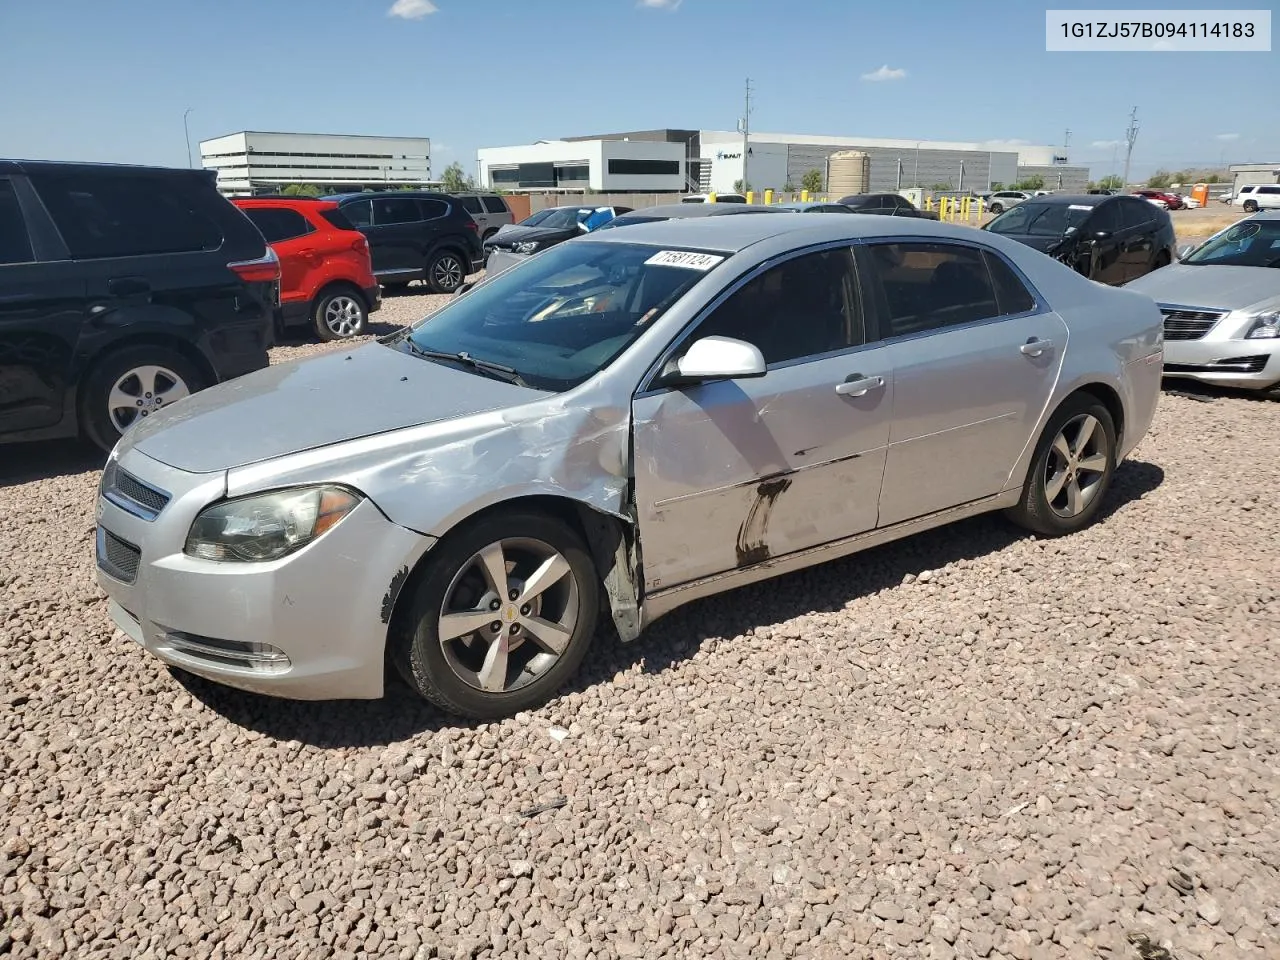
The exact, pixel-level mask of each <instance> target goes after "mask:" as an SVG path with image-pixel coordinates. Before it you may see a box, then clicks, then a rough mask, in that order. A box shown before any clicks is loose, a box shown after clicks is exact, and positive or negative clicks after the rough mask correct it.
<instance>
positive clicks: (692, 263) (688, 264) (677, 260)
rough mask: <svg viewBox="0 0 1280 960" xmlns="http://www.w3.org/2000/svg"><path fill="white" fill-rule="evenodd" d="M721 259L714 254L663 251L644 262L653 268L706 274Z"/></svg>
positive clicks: (721, 258)
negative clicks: (679, 268)
mask: <svg viewBox="0 0 1280 960" xmlns="http://www.w3.org/2000/svg"><path fill="white" fill-rule="evenodd" d="M723 259H724V257H718V256H716V255H715V254H714V253H686V252H685V251H682V250H663V251H662V252H661V253H655V254H654V255H653V256H652V257H650V258H649V259H648V260H646V261H645V264H646V265H647V266H655V267H684V268H686V269H688V270H701V271H703V272H706V271H707V270H710V269H711V268H712V267H714V266H715V265H716V264H717V263H719V262H720V261H721V260H723Z"/></svg>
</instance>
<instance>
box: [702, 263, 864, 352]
mask: <svg viewBox="0 0 1280 960" xmlns="http://www.w3.org/2000/svg"><path fill="white" fill-rule="evenodd" d="M856 278H857V275H856V273H855V272H854V264H853V253H852V251H850V250H849V249H848V248H847V247H841V248H840V249H836V250H824V251H821V252H819V253H808V254H804V255H802V256H799V257H793V258H791V259H790V260H786V261H784V262H782V263H780V264H778V265H777V266H775V267H770V268H769V269H767V270H765V271H764V272H763V273H761V274H760V275H759V276H757V277H755V278H753V279H751V280H749V281H748V282H747V283H746V284H745V285H743V286H742V287H740V288H739V289H738V290H737V291H735V292H734V293H733V294H732V295H731V296H730V297H729V298H728V299H727V300H725V301H724V302H723V303H722V304H720V306H718V307H716V309H715V311H714V312H713V313H712V314H711V315H710V316H709V317H707V318H706V319H705V320H703V321H702V323H701V324H699V325H698V329H697V332H696V334H695V336H697V337H711V336H720V337H733V338H735V339H738V340H745V341H747V342H748V343H753V344H755V345H756V346H757V347H759V348H760V352H761V353H762V354H764V359H765V363H768V364H776V363H785V362H786V361H788V360H796V359H799V358H801V357H809V356H815V355H817V354H821V353H829V352H831V351H833V350H843V349H845V348H847V347H856V346H860V345H861V344H863V343H865V342H866V333H865V325H864V322H863V314H862V308H861V305H860V304H859V302H858V289H857V279H856Z"/></svg>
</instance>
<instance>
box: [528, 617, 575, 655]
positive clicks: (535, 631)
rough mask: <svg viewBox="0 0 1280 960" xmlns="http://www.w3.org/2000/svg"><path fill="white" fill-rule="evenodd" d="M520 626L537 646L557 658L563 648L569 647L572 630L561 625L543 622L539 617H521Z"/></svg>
mask: <svg viewBox="0 0 1280 960" xmlns="http://www.w3.org/2000/svg"><path fill="white" fill-rule="evenodd" d="M520 625H521V626H522V627H523V628H524V629H525V630H526V631H527V632H528V634H529V636H530V637H532V638H533V639H534V641H535V642H536V643H537V644H538V646H540V647H542V649H544V650H546V651H547V652H548V653H554V654H556V655H557V656H559V655H560V654H562V653H564V651H565V648H566V647H567V646H569V641H570V640H572V639H573V631H572V630H570V629H568V628H566V627H565V626H564V625H563V624H559V623H552V622H551V621H550V620H543V619H542V618H541V617H521V618H520Z"/></svg>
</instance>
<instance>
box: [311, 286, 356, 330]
mask: <svg viewBox="0 0 1280 960" xmlns="http://www.w3.org/2000/svg"><path fill="white" fill-rule="evenodd" d="M311 323H312V326H313V327H314V328H315V331H316V335H317V336H318V337H319V338H320V339H321V340H323V341H325V342H326V343H327V342H329V341H331V340H348V339H350V338H351V337H361V336H364V334H365V333H367V332H368V329H369V308H368V306H367V305H366V304H365V302H364V297H363V296H361V295H360V292H359V291H358V290H356V289H355V288H354V287H330V288H328V289H327V290H322V291H321V292H320V296H318V297H316V301H315V303H314V304H313V305H312V309H311Z"/></svg>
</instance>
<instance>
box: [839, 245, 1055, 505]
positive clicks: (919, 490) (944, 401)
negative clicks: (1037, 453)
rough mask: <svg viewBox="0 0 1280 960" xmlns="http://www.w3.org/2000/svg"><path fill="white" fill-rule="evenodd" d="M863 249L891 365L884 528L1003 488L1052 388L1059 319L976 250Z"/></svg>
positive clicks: (995, 259) (1000, 263) (1002, 266)
mask: <svg viewBox="0 0 1280 960" xmlns="http://www.w3.org/2000/svg"><path fill="white" fill-rule="evenodd" d="M859 257H860V263H861V265H862V266H863V270H862V273H863V276H864V277H865V278H866V279H867V281H868V282H869V284H870V286H871V291H870V293H869V296H871V297H873V298H874V299H875V301H876V302H877V305H878V307H879V311H878V312H879V317H880V321H881V323H880V328H881V329H880V332H881V335H882V336H883V337H884V338H885V339H886V340H887V341H888V345H887V347H886V349H887V350H888V354H889V356H888V359H889V361H890V365H891V366H892V367H893V425H892V433H891V435H890V439H889V449H888V455H887V457H886V462H885V469H884V484H883V487H882V489H881V494H880V516H879V523H880V526H882V527H883V526H889V525H891V524H895V523H900V522H902V521H904V520H910V519H912V518H914V517H919V516H923V515H925V514H929V513H934V512H936V511H939V510H945V509H947V508H948V507H953V506H958V505H960V504H963V503H968V502H970V501H973V500H980V499H982V498H983V497H988V496H991V495H993V494H996V493H999V492H1000V491H1001V490H1003V489H1005V488H1006V486H1007V485H1008V483H1009V481H1010V474H1011V473H1012V471H1013V468H1014V465H1015V464H1016V463H1017V461H1018V458H1019V457H1020V456H1021V454H1022V451H1023V449H1024V447H1025V446H1026V443H1027V438H1028V435H1029V433H1030V431H1031V430H1032V429H1033V427H1034V425H1035V424H1036V423H1037V422H1038V420H1039V418H1040V415H1041V413H1042V412H1043V410H1044V408H1045V405H1046V404H1047V403H1048V402H1049V397H1050V395H1051V394H1052V392H1053V387H1054V384H1055V382H1056V380H1057V374H1058V368H1059V367H1060V366H1061V364H1062V351H1063V348H1064V347H1065V346H1066V334H1067V329H1066V324H1065V323H1063V321H1062V318H1061V317H1059V316H1058V315H1057V314H1056V313H1052V312H1049V310H1048V308H1047V307H1046V306H1044V305H1041V304H1038V303H1037V302H1036V300H1035V297H1034V296H1033V295H1032V293H1031V292H1030V290H1028V288H1027V287H1026V286H1025V285H1024V284H1023V282H1022V281H1021V279H1019V277H1018V276H1017V274H1016V273H1015V272H1014V271H1013V270H1012V269H1011V268H1010V267H1009V265H1008V264H1007V263H1006V262H1005V261H1004V260H1003V259H1002V258H1001V257H999V256H996V255H994V254H992V253H990V252H983V251H982V250H979V249H978V248H976V247H971V246H965V245H963V244H960V243H914V242H912V243H873V244H868V245H867V246H866V247H865V248H863V249H860V251H859Z"/></svg>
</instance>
